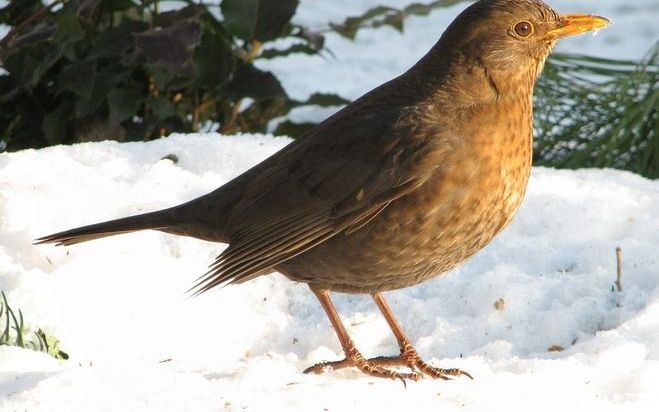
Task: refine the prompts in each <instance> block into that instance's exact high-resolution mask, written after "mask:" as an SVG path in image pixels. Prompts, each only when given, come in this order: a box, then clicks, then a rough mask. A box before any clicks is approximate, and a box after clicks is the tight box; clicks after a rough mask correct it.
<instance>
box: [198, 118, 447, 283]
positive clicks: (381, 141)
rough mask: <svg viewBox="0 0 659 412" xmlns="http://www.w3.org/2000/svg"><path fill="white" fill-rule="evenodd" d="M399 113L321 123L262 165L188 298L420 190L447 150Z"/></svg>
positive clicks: (351, 227)
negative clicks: (223, 245)
mask: <svg viewBox="0 0 659 412" xmlns="http://www.w3.org/2000/svg"><path fill="white" fill-rule="evenodd" d="M401 113H402V112H401V110H400V109H396V110H393V109H390V110H380V111H376V112H374V113H369V114H358V115H355V116H354V119H355V121H350V119H345V118H343V119H339V120H340V121H338V122H336V123H335V124H332V123H331V122H330V123H329V124H327V123H326V124H324V125H321V127H320V128H319V132H318V133H317V134H314V135H311V136H308V137H306V138H305V139H304V140H302V141H299V142H297V141H296V142H294V143H292V144H291V147H290V148H286V149H288V150H286V149H285V151H284V152H283V153H282V154H278V155H279V156H277V155H275V157H274V158H272V159H268V160H266V162H271V164H270V165H269V167H263V171H262V172H261V173H259V174H258V175H256V176H254V175H252V177H251V178H250V180H249V181H248V182H244V184H245V186H246V187H245V190H244V191H243V192H242V199H241V200H240V202H239V203H238V204H236V205H235V207H233V212H232V214H233V216H232V217H231V218H230V220H229V226H230V228H231V231H230V234H229V239H230V244H229V247H228V248H227V249H226V250H225V251H224V252H223V253H222V254H221V255H219V256H218V258H217V259H216V261H215V262H214V263H213V264H212V265H211V266H210V270H209V271H208V272H207V273H206V274H205V275H203V276H202V277H201V278H200V279H198V282H197V283H196V285H195V286H193V288H192V289H194V290H195V293H202V292H205V291H207V290H208V289H211V288H213V287H215V286H218V285H225V284H230V283H238V282H241V281H245V280H248V279H252V278H254V277H255V276H257V275H259V274H262V273H264V271H267V270H268V269H269V268H272V267H274V266H276V265H278V264H280V263H282V262H284V261H286V260H288V259H291V258H293V257H295V256H297V255H298V254H300V253H303V252H304V251H306V250H308V249H310V248H312V247H314V246H316V245H318V244H319V243H321V242H323V241H325V240H327V239H328V238H330V237H332V236H334V235H335V234H337V233H340V232H347V233H349V232H352V231H355V230H358V229H359V228H361V227H363V226H364V225H366V224H368V222H369V221H370V220H371V219H373V218H374V217H375V216H376V215H377V214H378V213H380V212H381V211H382V210H383V209H385V208H386V207H387V206H388V205H389V204H390V203H391V202H392V201H395V200H396V199H398V198H400V197H402V196H405V195H406V194H408V193H410V192H412V191H414V190H415V189H417V188H418V187H419V186H421V185H422V184H423V183H424V182H425V181H426V179H428V178H429V177H430V176H431V175H432V174H433V172H434V170H435V169H436V168H437V167H440V166H441V160H442V158H443V157H444V155H445V153H446V152H447V151H448V150H450V147H449V146H448V145H447V144H446V142H445V141H443V140H442V139H440V138H429V137H428V136H427V134H429V133H432V134H433V136H434V135H435V134H434V133H435V131H433V130H420V129H419V122H418V119H415V118H414V116H410V115H409V114H408V115H406V116H407V117H405V118H402V116H403V115H402V114H401ZM365 116H367V117H365ZM330 120H331V119H330Z"/></svg>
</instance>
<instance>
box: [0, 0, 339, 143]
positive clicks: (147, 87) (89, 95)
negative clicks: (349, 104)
mask: <svg viewBox="0 0 659 412" xmlns="http://www.w3.org/2000/svg"><path fill="white" fill-rule="evenodd" d="M159 3H160V1H159V0H151V1H137V0H58V1H56V2H55V3H53V4H52V5H51V6H49V7H44V6H43V5H42V3H41V1H40V0H22V1H20V2H11V3H9V5H7V6H6V7H4V8H3V9H0V23H4V24H6V25H8V26H10V27H12V31H10V33H9V34H8V35H7V36H6V37H5V38H4V39H3V40H2V41H1V42H0V59H1V60H2V67H3V68H4V69H5V70H6V71H7V72H8V74H7V75H4V76H0V139H2V141H4V145H6V148H7V149H8V150H18V149H22V148H27V147H43V146H47V145H52V144H59V143H74V142H82V141H90V140H102V139H115V140H148V139H153V138H157V137H159V136H161V135H163V134H165V133H170V132H172V131H178V132H191V131H196V130H199V129H200V128H202V127H203V126H204V125H206V124H209V123H212V122H215V123H219V125H220V131H222V132H224V133H235V132H240V131H264V130H265V128H266V125H267V124H268V122H269V121H270V120H271V119H272V118H274V117H278V116H282V115H285V114H286V113H287V112H288V111H290V110H291V109H292V108H293V107H297V106H301V105H305V104H325V103H327V104H337V103H338V104H343V103H345V101H344V100H343V99H341V98H339V97H337V96H333V95H323V96H321V97H324V98H321V99H319V98H318V97H319V96H315V97H312V99H310V100H313V101H308V102H307V101H304V102H300V101H295V100H292V99H290V98H289V97H288V95H287V94H286V92H285V90H284V89H283V88H282V86H281V84H280V82H279V81H278V80H277V78H276V77H275V76H274V75H273V74H272V73H269V72H266V71H262V70H260V69H258V68H257V67H256V66H254V64H253V63H254V61H255V60H256V59H259V58H271V57H275V56H282V55H287V54H290V53H300V52H302V53H317V52H318V51H319V50H320V49H321V48H322V45H323V38H322V36H321V35H319V34H316V33H311V32H309V31H308V30H306V29H304V28H303V27H300V26H296V25H293V24H291V22H290V20H291V17H292V16H293V14H294V13H295V10H296V8H297V5H298V0H224V1H223V2H222V3H221V5H220V9H219V10H218V7H217V6H213V5H204V4H199V3H198V2H193V1H189V0H188V1H185V2H184V3H187V5H185V6H184V7H182V8H179V9H176V10H171V11H165V12H160V11H159ZM220 12H221V13H220ZM220 14H221V16H222V17H218V15H220ZM279 38H286V39H288V43H287V44H289V47H288V48H286V49H283V50H281V49H274V48H272V47H269V46H270V44H271V42H272V41H273V40H275V39H279ZM293 126H296V125H293ZM293 129H294V128H293V127H292V128H291V130H293Z"/></svg>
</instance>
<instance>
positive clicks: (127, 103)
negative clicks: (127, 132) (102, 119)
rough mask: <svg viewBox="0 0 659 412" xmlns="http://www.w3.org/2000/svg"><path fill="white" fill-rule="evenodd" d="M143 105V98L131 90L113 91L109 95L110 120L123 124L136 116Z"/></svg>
mask: <svg viewBox="0 0 659 412" xmlns="http://www.w3.org/2000/svg"><path fill="white" fill-rule="evenodd" d="M141 105H142V96H141V95H140V94H139V93H138V92H137V91H135V90H131V89H113V90H111V91H110V92H109V93H108V108H109V109H110V119H111V120H112V121H114V122H117V123H121V122H123V121H124V120H126V119H128V118H130V117H132V116H134V115H135V114H136V113H137V111H138V110H139V108H140V106H141Z"/></svg>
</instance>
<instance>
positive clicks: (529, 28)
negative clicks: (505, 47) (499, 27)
mask: <svg viewBox="0 0 659 412" xmlns="http://www.w3.org/2000/svg"><path fill="white" fill-rule="evenodd" d="M513 30H515V34H517V35H518V36H519V37H529V36H530V35H532V34H533V25H532V24H531V23H529V22H528V21H520V22H518V23H516V24H515V27H513Z"/></svg>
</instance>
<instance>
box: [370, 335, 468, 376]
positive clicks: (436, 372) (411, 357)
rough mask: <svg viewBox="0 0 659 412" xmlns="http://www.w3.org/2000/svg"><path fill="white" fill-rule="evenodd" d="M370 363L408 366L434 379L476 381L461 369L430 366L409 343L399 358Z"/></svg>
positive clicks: (372, 360)
mask: <svg viewBox="0 0 659 412" xmlns="http://www.w3.org/2000/svg"><path fill="white" fill-rule="evenodd" d="M369 361H370V362H371V363H373V364H375V365H378V366H380V367H390V366H407V367H408V368H410V369H412V370H413V371H416V372H417V373H419V374H422V375H427V376H430V377H431V378H433V379H444V380H450V379H452V378H454V377H456V376H466V377H468V378H469V379H474V378H473V377H472V376H471V374H469V373H468V372H465V371H463V370H460V369H455V368H452V369H442V368H436V367H434V366H431V365H429V364H428V363H427V362H425V361H424V360H423V359H421V357H420V356H419V354H418V353H417V351H416V349H414V346H412V344H410V343H409V342H405V343H404V344H403V345H402V347H401V350H400V355H398V356H380V357H377V358H372V359H369Z"/></svg>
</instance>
